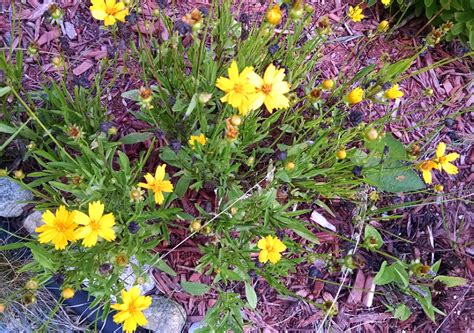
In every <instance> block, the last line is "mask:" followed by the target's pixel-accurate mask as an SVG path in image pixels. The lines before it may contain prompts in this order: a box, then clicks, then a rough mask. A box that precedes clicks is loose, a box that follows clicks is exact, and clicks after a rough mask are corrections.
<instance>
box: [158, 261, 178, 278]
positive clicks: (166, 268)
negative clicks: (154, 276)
mask: <svg viewBox="0 0 474 333" xmlns="http://www.w3.org/2000/svg"><path fill="white" fill-rule="evenodd" d="M156 268H158V269H159V270H160V271H162V272H165V273H166V274H168V275H171V276H176V272H175V271H174V270H173V269H172V268H171V267H170V266H169V265H168V264H167V263H166V262H164V261H163V260H160V261H158V262H157V263H156Z"/></svg>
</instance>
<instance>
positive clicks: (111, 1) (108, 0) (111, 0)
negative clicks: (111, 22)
mask: <svg viewBox="0 0 474 333" xmlns="http://www.w3.org/2000/svg"><path fill="white" fill-rule="evenodd" d="M116 2H117V1H116V0H105V5H106V6H107V7H108V8H114V7H115V3H116Z"/></svg>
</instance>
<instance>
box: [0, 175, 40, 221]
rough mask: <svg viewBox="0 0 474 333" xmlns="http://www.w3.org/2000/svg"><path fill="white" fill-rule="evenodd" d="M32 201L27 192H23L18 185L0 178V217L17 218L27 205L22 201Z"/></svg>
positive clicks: (31, 196)
mask: <svg viewBox="0 0 474 333" xmlns="http://www.w3.org/2000/svg"><path fill="white" fill-rule="evenodd" d="M32 199H33V194H32V193H31V191H29V190H24V189H23V188H22V187H21V186H20V185H18V184H17V183H15V182H14V181H12V180H11V179H9V178H6V177H2V178H0V217H18V216H20V215H21V214H22V213H23V207H25V206H26V205H27V204H26V203H22V201H28V200H32Z"/></svg>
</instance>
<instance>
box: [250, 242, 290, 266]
mask: <svg viewBox="0 0 474 333" xmlns="http://www.w3.org/2000/svg"><path fill="white" fill-rule="evenodd" d="M257 247H258V248H259V249H260V250H261V251H260V253H259V254H258V260H259V261H260V262H261V263H266V262H267V261H270V262H271V263H272V264H276V263H277V262H278V261H280V259H281V254H280V252H283V251H285V250H286V246H285V244H283V243H282V241H281V240H279V239H278V237H273V236H267V237H265V238H262V239H260V240H259V241H258V243H257Z"/></svg>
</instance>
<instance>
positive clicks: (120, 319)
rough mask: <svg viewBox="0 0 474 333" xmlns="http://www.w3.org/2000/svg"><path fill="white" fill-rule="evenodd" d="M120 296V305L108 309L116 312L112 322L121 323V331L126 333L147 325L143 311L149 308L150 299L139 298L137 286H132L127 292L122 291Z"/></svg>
mask: <svg viewBox="0 0 474 333" xmlns="http://www.w3.org/2000/svg"><path fill="white" fill-rule="evenodd" d="M121 294H122V303H116V304H112V305H111V306H110V307H111V308H112V309H114V310H117V313H116V314H115V315H114V322H116V323H118V324H119V323H123V330H124V331H125V332H126V333H131V332H134V331H135V330H136V329H137V326H144V325H146V324H147V323H148V321H147V319H146V318H145V315H144V314H143V310H146V309H148V308H149V307H150V305H151V301H152V298H151V297H150V296H141V295H140V288H139V287H138V286H133V287H132V288H130V289H129V290H128V291H126V290H122V293H121Z"/></svg>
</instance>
